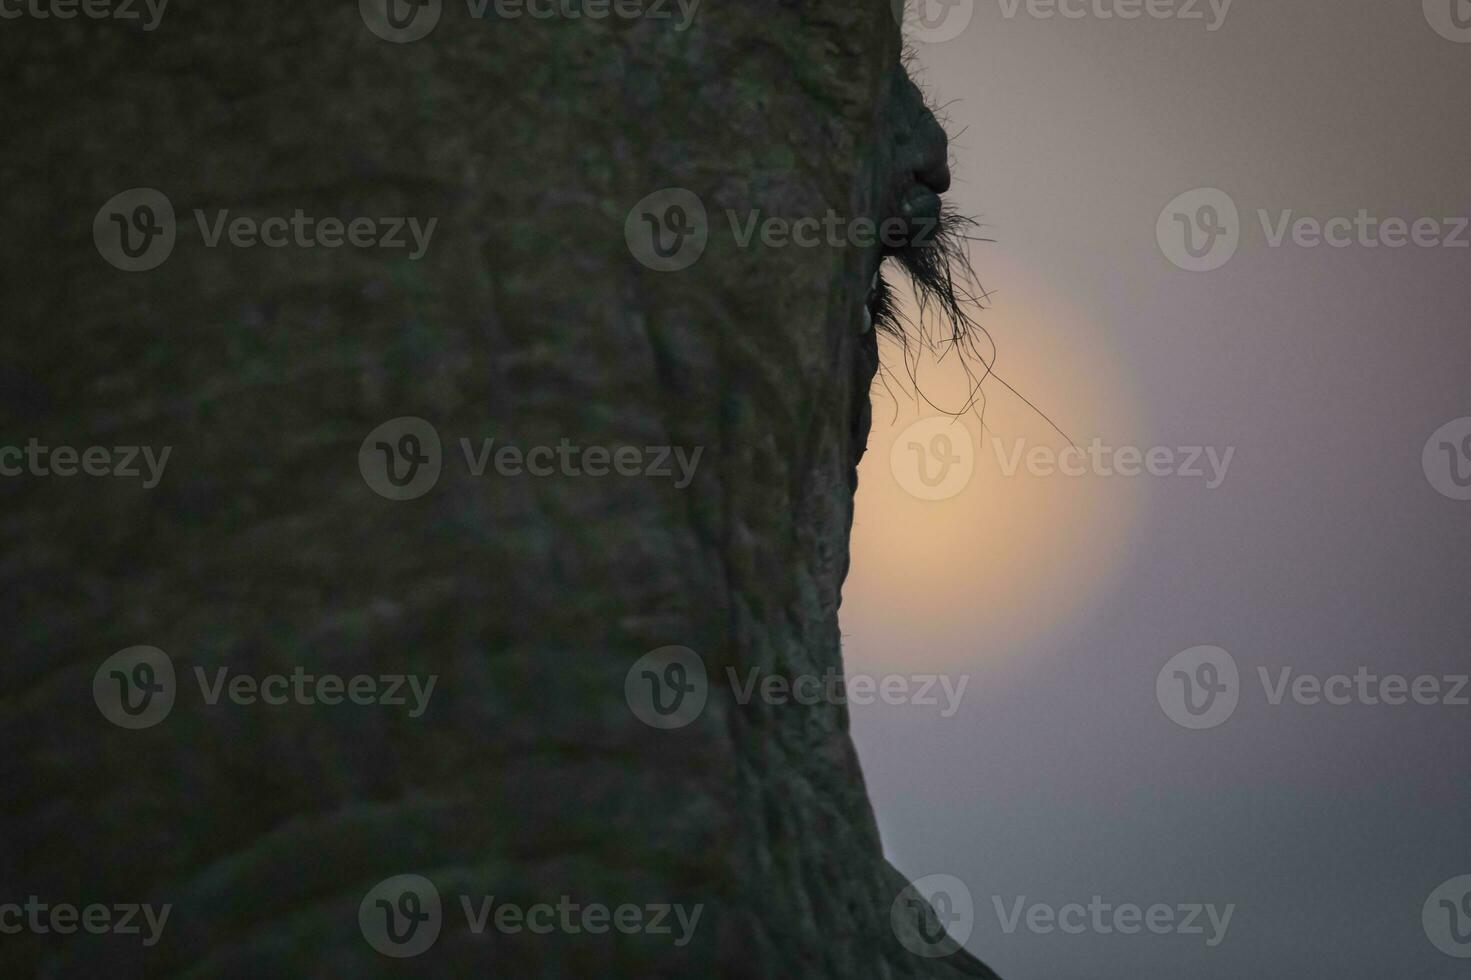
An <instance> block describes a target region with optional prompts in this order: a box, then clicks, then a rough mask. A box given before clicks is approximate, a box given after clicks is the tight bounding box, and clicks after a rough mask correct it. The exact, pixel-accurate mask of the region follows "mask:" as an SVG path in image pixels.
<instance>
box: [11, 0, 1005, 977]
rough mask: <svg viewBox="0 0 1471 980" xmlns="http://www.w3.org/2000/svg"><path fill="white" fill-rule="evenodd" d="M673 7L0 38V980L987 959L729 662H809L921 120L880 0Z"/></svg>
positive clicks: (820, 745)
mask: <svg viewBox="0 0 1471 980" xmlns="http://www.w3.org/2000/svg"><path fill="white" fill-rule="evenodd" d="M636 6H637V5H636ZM665 7H668V8H670V9H671V10H678V9H682V8H675V7H674V5H672V4H664V3H662V2H659V0H646V2H644V3H642V5H641V7H639V9H641V10H642V15H641V16H631V15H629V16H620V15H609V16H604V17H601V18H596V17H593V16H590V15H589V13H590V12H591V11H593V10H595V9H599V8H598V6H597V5H595V4H592V3H588V4H563V5H561V6H560V7H559V8H555V9H556V10H557V11H559V12H558V13H557V15H556V16H555V17H550V18H541V19H538V18H531V17H512V16H510V14H509V11H510V10H511V9H518V8H511V7H508V6H507V5H506V4H503V3H496V4H493V5H491V6H487V5H486V4H484V3H480V4H477V3H475V2H473V0H472V2H471V3H469V4H467V6H466V7H465V8H459V7H458V6H457V5H455V4H448V3H440V2H439V0H420V2H418V3H417V4H413V5H407V4H404V3H403V2H402V0H388V2H387V3H386V4H385V2H384V0H377V2H376V6H375V3H374V0H363V2H362V3H360V4H358V5H356V6H354V5H353V4H349V3H337V4H311V5H295V4H293V5H283V4H200V5H192V6H190V7H188V8H185V7H184V5H183V4H180V5H179V6H178V7H177V8H172V7H170V8H166V9H163V12H162V16H161V18H159V19H158V21H157V22H156V23H155V24H154V25H153V26H152V28H149V29H145V27H144V26H140V25H138V24H134V23H130V22H128V21H127V20H126V19H123V18H116V19H113V20H103V19H96V18H77V19H59V18H55V17H51V18H39V17H32V18H29V19H27V20H26V21H24V22H17V23H14V24H8V25H7V26H6V27H5V29H4V30H3V31H0V46H3V49H4V53H5V57H3V58H0V64H3V65H4V67H3V68H0V72H3V73H4V75H5V80H6V86H5V88H6V91H7V93H8V95H7V98H6V99H5V100H4V102H5V105H4V108H3V109H0V112H3V114H4V116H5V126H4V129H5V131H6V132H7V134H8V135H9V137H10V139H9V141H8V145H7V147H6V149H5V151H3V154H0V160H3V172H4V175H5V178H6V179H5V186H6V188H7V190H8V193H7V195H6V197H7V200H6V221H5V232H4V235H3V245H0V247H3V250H4V251H3V260H4V267H5V269H6V270H7V275H6V276H5V277H4V285H3V287H0V288H3V290H4V306H5V310H6V314H7V319H8V321H9V322H10V323H11V325H12V326H11V329H9V330H7V331H5V336H4V341H3V343H4V352H3V354H4V356H3V357H0V372H3V378H4V383H3V385H0V389H3V396H0V398H3V409H0V412H3V418H4V426H3V437H0V442H3V443H4V451H0V469H3V472H4V473H5V475H4V477H3V479H0V493H3V494H4V501H5V506H4V511H3V514H4V517H3V526H4V549H3V555H4V557H3V564H4V571H3V582H4V594H5V596H6V598H7V601H6V606H7V609H8V612H9V615H10V621H11V627H10V629H9V631H8V632H9V638H10V650H9V655H8V656H7V657H6V658H5V660H4V666H3V668H0V669H3V671H4V677H5V686H4V691H5V696H4V710H3V712H0V714H3V729H0V731H3V736H4V744H5V747H6V751H5V753H4V761H3V763H0V765H3V769H4V785H5V787H6V790H7V802H6V805H5V807H4V812H3V816H0V839H3V841H4V844H3V847H0V872H3V873H0V882H3V886H4V887H3V890H0V930H3V931H4V934H3V935H0V964H3V965H4V970H3V972H4V973H5V974H6V975H7V976H26V975H33V976H41V977H70V976H82V975H93V976H95V975H107V976H113V977H134V976H138V977H142V976H149V977H158V976H179V977H237V976H238V977H247V976H248V977H259V976H283V977H284V976H301V977H337V976H361V977H380V976H381V977H389V976H401V975H414V976H436V977H437V976H446V977H449V976H464V975H469V971H472V970H477V969H489V970H493V971H495V972H497V973H501V974H505V975H512V976H524V977H562V976H583V975H590V974H593V973H594V972H595V973H596V974H597V975H603V976H641V977H651V976H652V977H663V976H669V977H674V976H692V975H703V974H710V975H719V976H730V977H744V976H752V977H756V976H761V977H771V976H799V975H800V976H805V977H854V976H863V977H896V978H897V977H950V976H979V977H990V976H994V974H992V973H991V971H990V970H989V969H988V968H986V967H985V966H983V965H982V964H981V963H980V962H979V961H978V960H975V959H974V958H973V957H971V955H970V954H969V953H967V952H966V951H965V950H964V949H962V948H960V947H959V944H958V943H956V942H954V941H951V940H949V939H948V938H947V937H945V936H944V934H943V933H942V932H941V931H940V930H939V923H940V919H939V918H937V916H936V913H935V910H934V909H932V908H931V907H930V906H929V905H928V904H927V903H925V902H923V901H916V900H914V895H913V894H911V891H912V890H911V888H910V886H909V884H908V883H907V882H906V881H905V879H904V878H903V877H902V876H901V875H900V874H899V873H898V872H897V871H896V870H895V869H894V868H892V867H891V866H890V865H889V864H888V862H887V861H886V860H885V859H884V857H883V852H882V847H881V844H880V840H879V835H878V831H877V827H876V824H875V821H874V817H873V812H872V808H871V806H870V804H869V801H868V797H867V794H866V791H865V788H864V782H863V776H862V772H861V770H860V767H859V763H858V759H857V756H856V754H855V750H854V747H853V743H852V741H851V739H850V737H849V731H848V713H847V707H846V706H845V705H844V704H843V703H841V699H824V700H821V701H820V702H818V703H815V704H811V705H795V704H776V703H767V702H766V701H763V699H761V698H745V699H742V698H741V697H739V691H738V690H737V689H736V688H734V687H733V686H732V685H731V684H729V683H728V682H727V678H728V677H730V676H738V675H744V673H745V672H748V671H755V672H757V673H758V674H759V675H760V676H762V677H768V676H769V677H776V678H792V677H795V676H799V675H809V674H811V675H820V674H823V673H824V672H829V671H833V670H838V669H840V667H841V657H842V654H841V643H840V634H839V629H838V610H839V605H840V600H841V593H842V584H843V579H844V576H845V574H846V572H847V567H848V536H849V531H850V528H851V524H852V518H853V504H854V493H855V486H856V476H855V472H856V466H857V463H858V460H859V458H860V457H861V454H862V452H863V448H864V444H865V440H866V436H867V430H868V413H869V388H870V385H871V382H872V380H873V378H874V374H875V371H877V370H879V368H880V355H879V350H880V345H879V340H880V337H881V336H883V335H885V334H887V335H889V336H891V337H894V336H898V337H900V338H902V337H903V336H904V335H905V331H906V330H907V329H908V325H906V324H905V323H904V322H903V321H902V320H901V318H900V317H899V316H898V314H897V312H896V310H897V308H898V307H897V304H896V303H895V302H894V301H893V299H892V295H891V292H890V288H889V285H888V284H887V283H886V282H885V275H888V273H884V274H880V263H881V262H883V260H884V259H885V258H888V259H890V260H892V261H890V262H888V263H887V265H888V266H892V267H894V268H895V270H896V271H899V270H901V269H903V270H907V271H908V272H909V273H910V274H911V275H912V276H913V277H914V278H915V279H916V282H917V284H919V286H920V288H921V291H922V292H923V291H925V290H928V291H929V292H928V295H931V296H932V297H934V298H935V302H936V303H938V304H939V306H940V307H941V308H942V309H949V311H951V312H954V313H956V314H958V318H957V319H953V320H952V321H951V322H952V323H953V324H954V326H955V330H956V332H957V336H959V335H960V334H961V333H962V332H963V330H962V328H963V327H964V326H965V325H966V323H967V322H968V321H967V320H966V319H965V313H964V306H963V304H962V303H961V302H960V301H959V300H958V299H957V296H958V294H957V293H956V292H955V290H954V288H953V282H952V280H951V272H950V270H951V268H952V267H953V262H954V261H956V259H957V256H956V250H955V249H954V247H953V246H954V238H953V235H954V229H955V227H956V220H957V219H954V218H953V216H947V215H946V214H945V211H944V209H943V207H942V205H941V204H940V200H941V199H940V196H939V195H941V194H943V193H944V191H945V189H946V187H947V185H948V182H949V174H948V169H947V167H946V163H947V161H946V156H947V152H948V151H947V149H946V146H945V139H944V132H943V128H942V127H941V126H940V125H939V123H937V122H936V121H935V118H934V116H933V115H932V114H931V113H930V112H929V110H928V109H925V108H924V106H923V101H922V98H921V97H920V95H919V92H918V89H916V88H915V87H914V84H913V82H912V81H911V80H910V78H909V75H908V73H907V70H906V68H905V59H904V54H903V41H902V37H901V31H900V26H899V23H898V21H897V20H896V18H895V17H894V16H893V11H892V9H891V6H890V4H889V3H888V0H863V2H858V3H855V2H853V0H807V2H803V3H792V2H785V0H741V2H739V3H734V2H720V0H710V2H709V3H707V4H704V5H702V6H698V9H697V10H695V11H694V15H693V16H692V17H691V18H690V19H689V21H688V23H687V24H685V25H684V26H683V27H681V26H680V24H679V21H678V20H677V18H676V19H665V18H660V17H658V16H655V14H656V13H657V10H658V9H662V8H665ZM546 9H554V8H551V7H547V8H546ZM601 9H602V10H604V11H605V12H606V11H609V10H614V11H616V10H622V11H624V13H625V14H627V13H628V11H629V10H630V9H632V8H629V7H627V5H625V4H615V5H613V6H612V7H611V8H610V7H608V6H603V7H602V8H601ZM574 14H576V15H578V16H573V15H574ZM415 18H424V19H427V20H429V21H432V23H431V24H428V25H427V30H426V29H425V28H426V22H425V20H424V19H421V20H418V21H416V20H415ZM660 195H663V197H660ZM671 195H673V197H671ZM671 200H678V201H685V202H696V203H697V204H698V206H699V208H700V209H703V211H704V216H703V218H701V222H702V224H701V225H700V226H699V227H698V228H696V227H695V226H694V225H693V224H692V223H691V222H692V221H693V220H694V218H697V217H699V215H696V214H693V213H692V209H684V210H680V209H679V208H678V207H677V206H675V205H670V204H669V202H670V201H671ZM648 201H652V202H654V204H652V205H650V204H644V205H643V206H642V207H641V206H640V202H648ZM661 206H662V207H663V209H662V210H660V207H661ZM829 213H833V214H836V215H838V216H840V217H841V218H842V219H843V220H844V221H849V222H850V223H851V220H852V219H868V220H869V221H872V222H873V223H875V224H878V223H881V222H882V220H883V219H889V218H894V217H895V216H899V217H901V218H902V219H903V222H904V225H903V227H904V228H906V229H908V230H907V231H906V233H905V237H904V238H903V239H902V240H900V241H897V242H895V243H890V244H882V243H881V244H876V245H875V244H869V245H861V244H858V245H855V244H853V243H852V242H847V241H845V242H843V243H841V245H840V246H839V247H833V244H832V243H830V242H826V241H824V242H822V243H821V244H820V245H818V246H816V247H799V246H792V247H778V246H772V245H770V244H769V243H767V241H766V239H765V238H764V237H761V236H762V234H763V233H761V232H758V233H757V234H758V237H757V238H755V239H750V238H747V239H746V240H745V241H742V240H741V232H740V230H741V229H742V228H750V227H752V222H753V221H759V222H767V221H768V219H770V218H773V217H777V218H782V219H800V218H802V217H805V216H822V215H827V214H829ZM756 215H759V216H760V217H759V219H758V218H756V217H753V216H756ZM676 218H677V219H678V222H677V223H676V222H675V219H676ZM691 229H693V230H691ZM685 231H689V232H690V234H691V235H694V236H695V237H696V238H698V239H699V241H698V245H699V255H698V256H697V257H696V258H695V259H694V260H693V261H690V262H689V264H687V265H686V264H684V261H685V260H684V259H679V260H678V261H674V260H673V259H672V256H673V254H674V253H673V252H672V251H671V247H670V242H671V241H675V240H679V241H683V240H684V239H683V238H682V237H679V236H683V235H684V233H685ZM926 231H928V232H931V233H932V236H933V239H934V241H933V242H932V243H929V244H930V245H932V246H933V247H926V243H923V242H918V239H919V237H920V236H922V235H923V234H924V233H925V232H926ZM673 233H678V235H677V236H676V239H671V238H669V237H668V236H669V235H670V234H673ZM696 233H697V234H696ZM844 233H845V234H846V233H847V232H846V231H845V232H844ZM640 235H646V236H647V238H646V239H640V238H639V236H640ZM692 240H693V239H692ZM640 241H642V242H643V246H644V247H645V248H646V250H647V249H652V250H653V253H654V254H653V255H652V257H650V256H649V255H647V254H644V253H641V250H640V246H639V245H638V242H640ZM946 242H949V243H950V245H949V246H948V247H947V246H946V245H945V243H946ZM661 253H662V254H661ZM937 257H938V258H937ZM645 260H647V261H645ZM673 265H679V266H680V267H679V268H673V267H671V266H673ZM666 471H667V472H666ZM651 658H652V659H651ZM696 675H701V676H699V677H696ZM691 678H694V679H693V680H692V679H691ZM671 680H672V681H674V682H677V683H678V684H679V685H680V687H679V688H678V690H676V691H675V692H674V693H675V694H676V695H678V696H680V697H682V696H683V694H682V693H681V692H684V691H686V690H693V689H694V687H695V681H696V680H698V681H699V685H700V689H699V692H698V693H699V700H700V702H701V703H700V704H699V705H698V710H693V711H688V712H685V713H684V714H683V715H680V716H679V717H677V718H673V720H672V721H671V720H670V719H671V715H670V714H669V710H670V703H671V702H670V701H669V700H668V696H670V695H669V694H668V692H663V693H661V691H662V688H661V686H660V685H662V684H664V683H665V682H666V681H671ZM646 687H647V697H648V698H649V699H650V700H649V701H648V702H647V703H644V702H643V701H641V699H642V698H644V697H645V694H644V692H645V688H646ZM661 698H663V700H661ZM691 703H693V702H691ZM650 707H652V709H653V711H654V713H653V714H652V715H651V714H650V713H649V709H650ZM675 714H679V712H678V711H676V712H675ZM506 908H510V909H511V910H512V912H511V913H507V914H506V915H504V916H503V915H502V914H501V910H504V909H506ZM569 909H575V910H577V911H568V910H569ZM589 909H597V910H599V911H598V912H597V913H596V915H590V914H589V913H588V910H589ZM58 910H60V911H58ZM546 910H552V911H551V912H548V911H546ZM661 911H662V913H663V914H662V915H661V914H660V913H661ZM942 911H943V910H942ZM656 918H659V919H662V920H663V921H664V925H663V928H658V927H656V923H655V921H654V920H655V919H656ZM375 923H376V925H375ZM421 923H427V924H428V925H427V926H426V927H425V930H426V931H423V932H419V933H414V930H416V929H418V927H419V924H421ZM548 924H551V925H552V928H550V929H546V930H544V929H542V928H539V925H548ZM94 927H95V928H94ZM375 929H377V930H378V932H377V933H375V932H374V930H375ZM430 932H432V933H433V935H432V936H430V935H428V933H430ZM411 934H413V935H414V938H413V939H412V940H409V941H406V940H405V937H406V936H410V935H411ZM916 937H918V938H916ZM426 938H427V939H428V940H429V941H428V942H427V943H425V942H423V941H421V940H423V939H426ZM409 947H412V948H409ZM916 950H917V951H916Z"/></svg>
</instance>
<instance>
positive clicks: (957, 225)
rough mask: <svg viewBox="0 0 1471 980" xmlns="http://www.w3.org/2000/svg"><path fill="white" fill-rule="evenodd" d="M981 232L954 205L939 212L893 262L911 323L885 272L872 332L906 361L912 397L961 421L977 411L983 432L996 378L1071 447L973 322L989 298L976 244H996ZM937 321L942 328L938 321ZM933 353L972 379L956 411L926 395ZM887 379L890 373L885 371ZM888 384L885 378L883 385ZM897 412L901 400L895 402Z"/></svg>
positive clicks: (879, 285) (876, 298)
mask: <svg viewBox="0 0 1471 980" xmlns="http://www.w3.org/2000/svg"><path fill="white" fill-rule="evenodd" d="M979 227H980V223H979V222H977V221H976V220H975V219H974V218H971V217H968V216H966V215H964V214H962V213H961V212H959V211H957V210H956V209H955V208H954V207H952V206H950V205H945V206H943V207H942V208H941V210H940V218H939V221H938V222H937V224H936V227H935V228H934V229H932V230H931V231H930V232H929V233H927V234H924V235H921V236H919V240H917V241H911V242H910V243H909V244H907V245H905V246H904V247H903V248H901V249H898V250H897V251H895V252H894V253H893V254H892V255H890V256H889V257H890V258H892V259H893V260H894V261H895V262H897V263H898V265H899V267H900V268H901V269H902V270H903V271H904V273H905V275H906V276H907V277H908V279H909V282H910V285H911V286H912V287H913V289H914V297H915V314H914V316H913V317H912V318H911V317H910V316H909V315H908V314H907V313H906V312H905V311H904V309H903V308H902V307H901V306H900V305H899V303H898V302H897V300H896V299H895V296H894V291H893V288H892V287H891V286H890V285H889V283H888V280H887V279H885V278H884V275H883V271H882V267H880V273H879V277H878V282H877V284H876V286H875V289H874V294H873V298H872V300H871V301H870V303H871V306H870V308H871V311H872V313H873V322H874V330H875V332H876V333H878V334H879V336H882V337H884V338H885V339H887V340H889V341H890V342H891V343H893V344H894V345H895V346H896V347H897V348H898V349H899V353H900V356H901V358H902V360H903V362H904V367H905V373H906V374H907V375H908V376H909V381H910V384H911V385H912V387H913V389H914V391H915V393H916V394H917V395H918V396H919V397H920V398H922V399H924V401H925V402H926V403H927V404H928V405H930V407H932V408H935V409H936V410H937V411H940V412H943V413H945V414H947V415H955V416H960V415H964V414H967V413H969V412H972V411H975V412H977V417H978V418H979V419H980V423H981V427H982V429H984V428H985V425H986V393H985V390H984V386H985V383H986V382H987V381H988V380H990V379H993V378H994V379H995V380H996V382H997V383H998V384H1000V385H1001V386H1002V387H1004V388H1006V390H1007V391H1009V392H1011V393H1012V394H1013V395H1015V396H1016V397H1017V398H1019V399H1021V401H1022V402H1023V403H1024V404H1025V405H1026V406H1027V407H1028V408H1029V409H1031V410H1032V411H1033V412H1035V413H1037V415H1038V416H1039V417H1040V418H1041V419H1042V420H1043V421H1045V422H1046V423H1047V424H1048V425H1049V426H1051V427H1052V428H1053V429H1054V430H1055V431H1056V432H1057V433H1058V434H1059V435H1061V436H1062V437H1063V438H1064V439H1066V440H1067V441H1068V442H1069V444H1073V439H1072V437H1071V436H1069V435H1068V434H1067V433H1066V432H1064V431H1063V430H1062V429H1061V428H1060V427H1059V426H1058V424H1057V423H1056V422H1054V421H1053V420H1052V418H1051V416H1049V415H1048V414H1047V413H1046V412H1043V411H1042V410H1041V409H1040V408H1038V407H1037V406H1036V405H1034V404H1033V403H1032V402H1031V400H1029V399H1028V398H1027V397H1026V396H1025V395H1023V394H1022V393H1021V392H1019V391H1017V390H1016V389H1015V388H1013V387H1012V386H1011V384H1010V383H1008V382H1007V381H1006V379H1005V378H1003V377H1001V376H1000V375H999V374H997V373H996V370H995V365H996V353H997V351H996V342H995V340H994V339H993V338H992V337H991V334H990V332H989V331H988V330H987V329H986V328H985V327H984V326H982V325H981V324H980V323H979V322H977V321H976V319H975V316H974V313H979V312H980V311H982V310H985V309H986V303H987V301H988V300H989V299H990V294H989V293H987V292H986V289H985V287H984V286H982V285H981V282H980V279H979V278H978V277H977V275H976V271H975V266H974V265H973V264H972V263H971V257H970V244H971V243H972V242H986V243H994V240H993V239H989V238H980V237H977V236H975V235H973V234H972V232H973V231H974V230H975V229H977V228H979ZM936 319H938V320H939V321H940V323H939V326H938V329H937V328H936V327H935V326H934V325H933V324H934V321H935V320H936ZM926 352H935V353H937V355H938V357H939V358H941V359H943V358H944V357H946V356H948V355H949V354H950V353H951V352H954V353H956V355H957V356H958V357H959V358H960V361H961V363H962V364H963V365H964V366H965V373H966V376H967V378H969V379H970V382H971V384H970V392H969V394H968V396H967V398H966V401H965V403H964V404H963V405H962V406H961V407H960V408H959V409H945V408H941V407H940V406H938V405H935V403H934V402H932V401H930V399H929V398H928V397H927V396H926V395H925V394H924V392H923V390H922V389H921V387H920V384H919V359H920V357H921V355H923V354H924V353H926ZM885 373H886V374H887V370H886V369H885ZM885 385H886V386H887V380H885ZM895 408H896V411H897V403H896V406H895Z"/></svg>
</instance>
